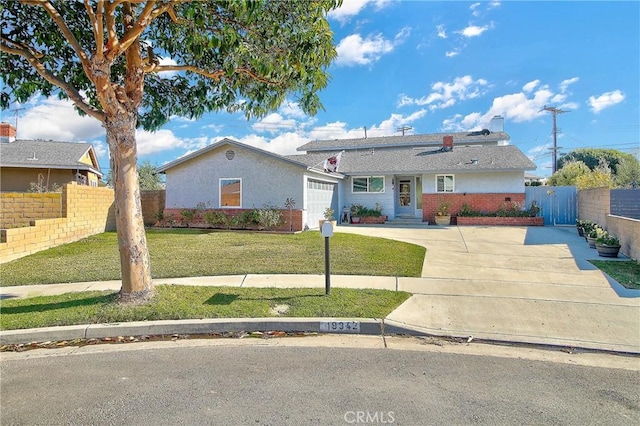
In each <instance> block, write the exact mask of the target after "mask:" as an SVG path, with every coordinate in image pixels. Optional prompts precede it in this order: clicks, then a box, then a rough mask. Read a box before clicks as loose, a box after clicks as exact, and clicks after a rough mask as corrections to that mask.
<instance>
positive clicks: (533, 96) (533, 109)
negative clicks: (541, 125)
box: [442, 80, 575, 131]
mask: <svg viewBox="0 0 640 426" xmlns="http://www.w3.org/2000/svg"><path fill="white" fill-rule="evenodd" d="M566 98H567V95H566V94H558V93H554V92H553V91H551V89H550V88H549V86H548V85H540V82H539V81H538V80H535V81H532V82H529V83H527V84H525V85H524V86H523V88H522V92H518V93H511V94H508V95H504V96H500V97H497V98H494V99H493V103H492V105H491V107H490V108H489V110H488V111H487V112H485V113H484V114H483V113H478V112H474V113H471V114H468V115H466V116H463V115H456V116H453V117H451V118H449V119H447V120H444V121H443V123H442V124H443V128H444V129H446V130H460V131H467V130H471V129H475V128H486V127H488V125H489V122H490V121H491V118H493V116H494V115H501V116H503V117H504V118H505V119H506V120H507V121H513V122H515V123H520V122H526V121H532V120H535V119H536V118H539V117H541V116H542V115H543V114H544V111H542V110H543V108H544V106H545V105H549V104H556V103H557V102H561V101H566ZM559 107H560V108H564V109H569V108H572V107H575V103H573V102H565V103H563V104H562V105H559Z"/></svg>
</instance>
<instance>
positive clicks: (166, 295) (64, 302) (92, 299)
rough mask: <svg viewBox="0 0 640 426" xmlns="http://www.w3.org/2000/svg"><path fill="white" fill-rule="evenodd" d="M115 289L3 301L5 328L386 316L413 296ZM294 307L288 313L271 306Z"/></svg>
mask: <svg viewBox="0 0 640 426" xmlns="http://www.w3.org/2000/svg"><path fill="white" fill-rule="evenodd" d="M116 295H117V293H114V292H108V291H106V292H100V291H92V292H78V293H67V294H62V295H57V296H42V297H32V298H28V299H13V300H11V299H9V300H3V301H2V303H1V305H2V315H1V316H0V329H2V330H13V329H24V328H36V327H51V326H62V325H74V324H98V323H113V322H127V321H152V320H178V319H193V318H262V317H280V316H282V317H344V318H384V317H386V316H387V315H389V313H391V311H393V310H394V309H395V308H396V307H398V306H399V305H400V304H401V303H402V302H404V301H405V300H406V299H407V298H408V297H409V296H410V294H409V293H405V292H401V291H389V290H366V289H365V290H354V289H343V288H333V289H331V294H330V295H329V296H326V295H325V294H324V288H323V289H309V288H301V289H275V288H236V287H195V286H172V285H160V286H157V287H156V295H155V297H154V298H153V300H152V301H151V302H150V303H148V304H145V305H140V306H134V305H120V304H117V303H115V299H116ZM283 305H286V306H288V310H287V311H286V313H284V314H280V315H279V314H278V313H274V312H272V311H271V309H272V308H275V307H276V306H280V307H282V306H283Z"/></svg>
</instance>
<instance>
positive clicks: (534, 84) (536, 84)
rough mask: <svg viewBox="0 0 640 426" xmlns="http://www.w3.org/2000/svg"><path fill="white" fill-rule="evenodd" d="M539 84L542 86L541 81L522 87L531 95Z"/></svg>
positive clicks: (531, 82) (534, 81)
mask: <svg viewBox="0 0 640 426" xmlns="http://www.w3.org/2000/svg"><path fill="white" fill-rule="evenodd" d="M539 84H540V80H533V81H530V82H528V83H527V84H525V85H524V86H522V90H524V91H525V92H527V93H531V91H532V90H533V89H535V88H536V87H538V85H539Z"/></svg>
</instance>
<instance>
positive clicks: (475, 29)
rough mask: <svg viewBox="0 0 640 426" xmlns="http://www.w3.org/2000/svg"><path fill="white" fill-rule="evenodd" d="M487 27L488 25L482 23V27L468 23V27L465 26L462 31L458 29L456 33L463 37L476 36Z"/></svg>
mask: <svg viewBox="0 0 640 426" xmlns="http://www.w3.org/2000/svg"><path fill="white" fill-rule="evenodd" d="M489 28H490V27H489V26H488V25H484V26H482V27H479V26H477V25H469V26H468V27H466V28H465V29H463V30H462V31H459V32H458V33H459V34H462V35H463V36H465V37H478V36H480V35H481V34H482V33H483V32H485V31H487V30H488V29H489Z"/></svg>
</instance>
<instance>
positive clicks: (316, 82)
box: [0, 0, 340, 129]
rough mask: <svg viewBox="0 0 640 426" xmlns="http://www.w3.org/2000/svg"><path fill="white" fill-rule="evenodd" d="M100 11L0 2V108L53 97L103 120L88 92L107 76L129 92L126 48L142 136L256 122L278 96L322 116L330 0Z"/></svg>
mask: <svg viewBox="0 0 640 426" xmlns="http://www.w3.org/2000/svg"><path fill="white" fill-rule="evenodd" d="M98 3H99V5H104V8H101V7H100V6H96V2H93V1H89V0H85V1H84V2H82V1H69V0H60V1H44V0H23V1H17V0H15V1H8V2H3V5H2V22H3V25H2V38H1V41H2V43H1V47H2V52H3V53H4V54H3V55H2V57H1V62H0V66H1V67H2V69H3V70H4V71H3V77H2V79H3V80H4V84H3V85H2V91H1V92H0V106H1V107H2V108H7V107H8V106H9V104H10V102H12V101H18V102H25V101H27V100H28V99H29V98H30V97H31V96H32V95H34V94H37V93H39V94H42V95H43V96H45V97H48V96H51V95H53V94H56V93H57V94H58V96H59V97H61V98H70V99H72V100H73V101H74V102H75V104H76V106H77V107H78V108H79V109H80V110H81V111H83V112H84V113H86V114H89V115H92V116H94V117H96V118H98V119H100V120H101V121H104V117H103V116H102V109H103V107H104V101H105V99H101V98H100V93H99V90H96V83H97V82H98V81H99V79H100V78H101V77H105V76H104V75H100V74H101V73H105V72H107V73H109V74H110V75H109V76H106V77H109V78H110V81H111V82H113V83H115V84H117V85H119V86H120V90H122V91H123V92H127V93H128V94H129V93H131V92H132V91H134V89H135V88H133V87H130V86H131V82H127V81H126V80H127V77H128V76H126V71H127V69H129V70H130V69H131V65H132V64H131V62H132V61H135V60H136V55H135V54H131V53H132V52H131V50H130V49H129V48H130V47H131V45H132V44H138V45H139V46H138V47H139V52H140V55H139V58H137V59H138V60H139V61H140V64H139V65H140V66H141V68H142V70H143V71H144V78H145V80H144V82H145V87H144V93H143V95H142V102H141V105H140V107H141V108H140V111H139V116H138V125H142V127H144V128H145V129H157V128H159V127H160V126H162V125H163V124H164V123H165V122H166V121H167V120H168V119H169V117H170V116H172V115H180V116H184V117H189V118H197V117H200V116H201V115H202V114H203V113H205V112H206V111H210V110H213V111H215V110H227V111H231V112H235V111H239V110H241V111H244V112H245V114H246V115H247V116H248V117H251V116H261V115H264V114H266V113H267V112H269V111H271V110H273V109H274V108H277V107H278V106H279V105H280V104H281V103H282V102H283V100H284V99H285V97H286V96H287V95H288V94H294V96H296V97H297V100H298V101H299V104H300V107H301V108H302V109H303V110H304V111H305V112H307V113H310V114H314V113H315V112H317V111H318V109H319V108H321V103H320V100H319V97H318V95H317V93H316V92H317V91H318V90H320V89H322V88H323V87H325V86H326V84H327V82H328V78H329V77H328V74H327V73H326V68H327V67H328V66H329V64H330V63H331V61H332V60H333V59H334V58H335V56H336V52H335V48H334V46H333V45H332V41H333V40H332V39H333V34H332V32H331V30H330V27H329V24H328V22H327V21H326V19H324V16H325V14H326V12H327V11H328V10H330V9H331V8H333V7H336V6H337V5H338V4H339V3H340V2H339V1H335V0H305V1H297V2H294V1H226V0H225V1H221V0H217V1H216V0H207V1H186V0H166V1H158V2H151V1H150V2H142V1H137V2H131V3H129V2H121V1H115V2H104V3H102V2H98ZM34 6H42V7H34ZM116 34H118V35H120V37H116ZM7 53H8V54H9V55H7ZM127 62H129V64H127ZM102 63H104V64H107V65H108V67H106V68H101V66H100V65H101V64H102ZM161 71H171V72H175V73H176V74H175V75H173V76H172V77H167V74H164V75H163V74H160V72H161ZM60 88H62V90H60ZM115 96H116V97H118V98H123V97H122V96H121V94H120V93H118V90H116V93H115ZM101 101H102V102H101ZM101 104H102V105H101ZM101 106H102V108H101Z"/></svg>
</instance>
